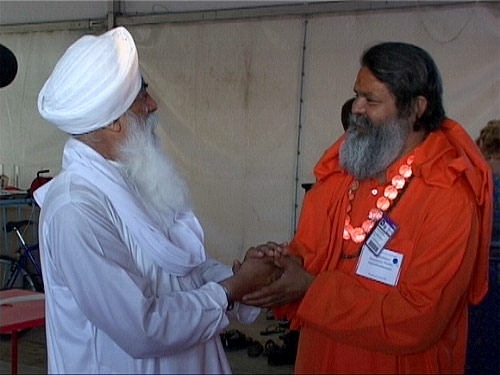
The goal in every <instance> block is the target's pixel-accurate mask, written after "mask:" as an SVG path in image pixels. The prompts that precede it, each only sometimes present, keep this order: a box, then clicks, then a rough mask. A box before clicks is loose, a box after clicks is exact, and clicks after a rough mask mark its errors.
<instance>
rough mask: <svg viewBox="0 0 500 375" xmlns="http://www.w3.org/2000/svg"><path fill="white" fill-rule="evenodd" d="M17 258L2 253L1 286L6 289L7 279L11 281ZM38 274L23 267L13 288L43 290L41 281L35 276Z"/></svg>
mask: <svg viewBox="0 0 500 375" xmlns="http://www.w3.org/2000/svg"><path fill="white" fill-rule="evenodd" d="M15 262H16V259H15V258H13V257H11V256H8V255H0V286H1V288H2V289H6V287H7V281H9V277H10V273H11V270H12V265H13V264H14V263H15ZM35 276H36V275H30V274H29V273H28V272H26V270H24V269H21V271H20V272H19V274H18V275H17V277H16V280H14V284H12V287H11V288H19V289H27V290H33V291H41V290H43V287H42V286H41V283H40V282H39V281H38V280H37V279H36V278H35Z"/></svg>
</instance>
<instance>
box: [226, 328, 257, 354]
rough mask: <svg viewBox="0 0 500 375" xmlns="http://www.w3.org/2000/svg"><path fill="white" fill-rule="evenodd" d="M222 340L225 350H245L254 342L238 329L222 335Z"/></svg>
mask: <svg viewBox="0 0 500 375" xmlns="http://www.w3.org/2000/svg"><path fill="white" fill-rule="evenodd" d="M220 339H221V342H222V346H223V347H224V349H225V350H239V349H245V348H247V347H248V345H249V344H250V343H251V342H252V341H253V340H252V339H251V338H249V337H248V338H247V337H246V336H245V334H244V333H242V332H240V331H238V330H237V329H231V330H229V331H226V332H224V333H221V334H220Z"/></svg>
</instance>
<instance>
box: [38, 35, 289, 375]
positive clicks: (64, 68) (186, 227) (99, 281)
mask: <svg viewBox="0 0 500 375" xmlns="http://www.w3.org/2000/svg"><path fill="white" fill-rule="evenodd" d="M38 109H39V112H40V114H41V116H42V117H43V118H44V119H45V120H47V121H49V122H51V123H53V124H55V125H56V126H57V127H58V128H59V129H60V130H62V131H63V132H65V133H68V134H69V135H71V137H70V138H69V140H68V141H67V143H66V145H65V147H64V152H63V160H62V170H61V172H60V173H59V174H58V175H57V176H56V177H55V178H54V179H53V180H52V181H50V182H49V183H47V184H45V185H44V186H42V187H41V188H39V189H37V190H36V192H35V199H36V201H37V202H38V204H39V205H40V206H41V216H40V221H39V238H40V250H41V261H42V268H43V281H44V285H45V292H46V333H47V349H48V350H47V351H48V372H49V373H86V374H91V373H92V374H94V373H106V374H108V373H139V374H145V373H160V374H162V373H184V374H187V373H200V374H204V373H229V372H230V371H231V369H230V366H229V363H228V361H227V358H226V356H225V353H224V350H223V347H222V344H221V342H220V336H219V333H220V332H221V331H222V330H223V329H224V328H225V327H226V326H227V325H228V323H229V319H230V318H235V319H238V320H240V321H242V322H246V323H250V322H252V321H253V320H254V319H255V318H256V316H257V315H258V313H259V309H256V308H255V307H249V306H244V305H242V304H240V303H238V301H240V300H241V297H242V296H243V295H244V294H246V293H248V292H250V291H252V290H255V289H257V288H260V287H262V286H264V285H266V284H268V283H269V282H271V281H272V280H273V279H274V278H276V277H277V276H276V275H275V273H276V271H279V270H278V269H277V268H276V267H275V266H274V265H273V262H272V259H268V258H262V257H259V254H258V253H257V252H252V251H249V252H248V253H247V259H246V260H245V262H244V263H243V264H241V263H239V262H235V264H234V267H235V270H236V273H235V274H234V275H233V272H232V270H231V267H228V266H225V265H222V264H220V263H218V262H217V261H215V260H213V259H210V258H209V257H208V256H207V255H206V253H205V247H204V243H203V230H202V228H201V226H200V223H199V222H198V220H197V218H196V216H195V215H194V213H193V208H192V205H191V203H190V199H189V193H188V188H187V186H186V183H185V181H184V180H183V179H182V178H181V176H180V175H179V174H178V173H177V171H176V169H175V167H174V164H173V163H172V161H171V160H170V159H169V158H168V157H167V155H166V154H165V152H164V151H163V149H162V146H161V142H160V140H159V138H158V136H157V135H156V133H155V127H156V126H157V121H158V120H157V117H156V115H155V114H154V112H155V111H156V109H157V103H156V102H155V101H154V99H153V98H152V97H151V96H150V95H149V93H148V91H147V84H146V82H145V81H144V79H143V78H142V76H141V73H140V71H139V62H138V54H137V49H136V46H135V43H134V40H133V39H132V36H131V35H130V33H129V32H128V31H127V30H126V29H125V28H123V27H117V28H115V29H112V30H110V31H108V32H106V33H104V34H102V35H100V36H84V37H82V38H80V39H79V40H77V41H76V42H75V43H74V44H73V45H71V46H70V47H69V48H68V49H67V51H66V52H65V53H64V55H63V56H62V57H61V59H60V60H59V61H58V63H57V64H56V66H55V68H54V70H53V72H52V74H51V75H50V77H49V78H48V80H47V81H46V82H45V84H44V86H43V88H42V89H41V91H40V93H39V97H38ZM273 275H274V276H273Z"/></svg>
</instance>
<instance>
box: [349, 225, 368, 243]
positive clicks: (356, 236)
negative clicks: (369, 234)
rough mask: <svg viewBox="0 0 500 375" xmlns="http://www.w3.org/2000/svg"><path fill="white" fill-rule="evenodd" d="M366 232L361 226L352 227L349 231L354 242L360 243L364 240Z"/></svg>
mask: <svg viewBox="0 0 500 375" xmlns="http://www.w3.org/2000/svg"><path fill="white" fill-rule="evenodd" d="M365 237H366V233H365V232H364V231H363V229H361V228H354V229H353V230H352V231H351V238H352V240H353V241H354V242H355V243H360V242H363V241H364V240H365Z"/></svg>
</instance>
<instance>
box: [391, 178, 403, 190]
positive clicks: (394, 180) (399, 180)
mask: <svg viewBox="0 0 500 375" xmlns="http://www.w3.org/2000/svg"><path fill="white" fill-rule="evenodd" d="M391 183H392V186H394V187H395V188H396V189H399V190H401V189H402V188H404V186H405V183H406V181H405V178H404V177H403V176H400V175H397V176H394V177H393V178H392V181H391Z"/></svg>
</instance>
